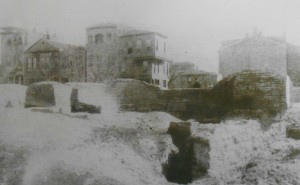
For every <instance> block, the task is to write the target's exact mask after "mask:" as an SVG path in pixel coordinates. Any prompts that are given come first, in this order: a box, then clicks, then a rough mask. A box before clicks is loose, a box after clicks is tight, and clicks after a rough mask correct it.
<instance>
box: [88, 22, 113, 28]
mask: <svg viewBox="0 0 300 185" xmlns="http://www.w3.org/2000/svg"><path fill="white" fill-rule="evenodd" d="M117 27H118V26H117V25H116V24H114V23H101V24H96V25H93V26H90V27H88V28H87V29H88V30H89V29H96V28H117Z"/></svg>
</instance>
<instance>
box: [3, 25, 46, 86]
mask: <svg viewBox="0 0 300 185" xmlns="http://www.w3.org/2000/svg"><path fill="white" fill-rule="evenodd" d="M0 36H1V49H0V55H1V56H0V83H19V84H22V83H23V74H22V73H23V69H22V61H23V60H24V57H23V56H24V51H25V49H26V48H27V47H28V46H29V45H30V44H32V43H33V42H36V41H37V40H38V39H40V38H44V37H46V34H42V33H39V32H36V31H27V30H24V29H20V28H15V27H4V28H1V33H0Z"/></svg>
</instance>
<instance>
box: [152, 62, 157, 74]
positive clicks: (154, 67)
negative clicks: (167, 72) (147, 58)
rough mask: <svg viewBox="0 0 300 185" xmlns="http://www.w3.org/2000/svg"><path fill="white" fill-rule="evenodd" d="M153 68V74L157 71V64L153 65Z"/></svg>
mask: <svg viewBox="0 0 300 185" xmlns="http://www.w3.org/2000/svg"><path fill="white" fill-rule="evenodd" d="M152 67H153V73H155V69H156V66H155V64H153V65H152Z"/></svg>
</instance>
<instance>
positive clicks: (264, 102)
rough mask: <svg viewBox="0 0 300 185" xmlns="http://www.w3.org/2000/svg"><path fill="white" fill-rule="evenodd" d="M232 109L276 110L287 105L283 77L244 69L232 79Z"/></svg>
mask: <svg viewBox="0 0 300 185" xmlns="http://www.w3.org/2000/svg"><path fill="white" fill-rule="evenodd" d="M232 91H233V103H234V109H236V108H238V109H250V110H258V109H260V110H265V111H271V112H272V111H275V112H276V111H278V110H281V109H282V108H286V107H287V103H286V94H285V93H286V89H285V79H284V77H281V76H273V75H271V74H269V73H262V72H255V71H244V72H242V73H239V74H237V75H236V76H235V79H234V80H233V89H232Z"/></svg>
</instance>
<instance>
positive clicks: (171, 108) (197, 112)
mask: <svg viewBox="0 0 300 185" xmlns="http://www.w3.org/2000/svg"><path fill="white" fill-rule="evenodd" d="M110 87H111V90H112V92H113V93H114V94H115V96H116V99H117V100H118V102H119V104H120V108H121V109H122V110H125V111H128V110H129V111H164V112H169V113H171V114H173V115H175V116H177V117H179V118H182V119H199V120H203V119H204V117H205V118H207V117H214V116H213V115H209V112H212V111H211V109H212V108H213V107H212V106H210V105H209V104H210V103H209V102H210V99H209V97H208V94H209V90H207V89H176V90H161V89H160V88H158V87H156V86H154V85H151V84H148V83H145V82H141V81H138V80H124V79H122V80H115V81H113V82H112V84H110Z"/></svg>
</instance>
